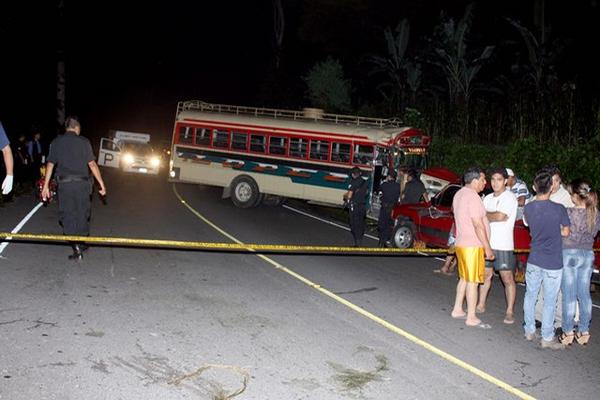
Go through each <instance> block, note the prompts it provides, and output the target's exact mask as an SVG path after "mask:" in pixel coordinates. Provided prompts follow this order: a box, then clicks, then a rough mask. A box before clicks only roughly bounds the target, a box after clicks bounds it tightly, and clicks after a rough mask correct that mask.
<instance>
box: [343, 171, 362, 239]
mask: <svg viewBox="0 0 600 400" xmlns="http://www.w3.org/2000/svg"><path fill="white" fill-rule="evenodd" d="M350 174H351V176H352V178H351V180H350V185H349V186H348V191H347V192H346V193H345V194H344V201H347V202H348V207H349V216H350V231H351V232H352V236H353V237H354V246H355V247H360V246H362V238H363V236H364V234H365V216H366V214H367V206H366V202H367V189H368V187H367V186H368V185H367V181H366V180H365V179H363V178H362V173H361V171H360V168H358V167H354V168H352V169H351V170H350Z"/></svg>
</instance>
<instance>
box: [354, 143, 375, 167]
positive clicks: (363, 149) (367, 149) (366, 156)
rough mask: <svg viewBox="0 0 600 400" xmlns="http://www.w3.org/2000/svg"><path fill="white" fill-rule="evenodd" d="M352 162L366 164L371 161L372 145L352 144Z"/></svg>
mask: <svg viewBox="0 0 600 400" xmlns="http://www.w3.org/2000/svg"><path fill="white" fill-rule="evenodd" d="M353 162H354V164H362V165H367V164H370V163H371V162H373V146H369V145H364V144H355V145H354V159H353Z"/></svg>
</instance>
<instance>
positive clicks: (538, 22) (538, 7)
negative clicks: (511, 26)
mask: <svg viewBox="0 0 600 400" xmlns="http://www.w3.org/2000/svg"><path fill="white" fill-rule="evenodd" d="M533 7H534V9H533V23H534V25H535V27H536V28H537V29H538V31H539V32H540V44H541V45H543V44H545V43H546V0H535V4H534V6H533Z"/></svg>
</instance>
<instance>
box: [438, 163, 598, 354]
mask: <svg viewBox="0 0 600 400" xmlns="http://www.w3.org/2000/svg"><path fill="white" fill-rule="evenodd" d="M489 178H490V182H491V188H492V193H489V194H488V195H486V196H485V197H484V198H483V199H482V198H481V197H480V193H481V192H482V191H483V190H484V188H485V187H486V183H487V182H486V174H485V173H484V171H483V170H481V169H480V168H477V167H473V168H470V169H468V170H467V171H466V172H465V173H464V175H463V180H464V187H463V188H462V189H460V190H459V191H458V192H457V193H456V195H455V196H454V201H453V210H454V220H455V227H454V228H453V232H451V238H450V240H449V244H450V242H451V243H452V244H453V246H454V252H453V253H454V256H453V255H450V256H449V257H448V258H447V260H446V263H445V264H444V266H443V267H442V268H441V270H439V271H438V272H442V273H446V274H449V273H452V272H453V269H454V268H455V265H457V269H458V275H459V283H458V285H457V289H456V297H455V304H454V308H453V310H452V317H453V318H460V319H465V323H466V325H468V326H473V327H478V328H483V329H487V328H490V326H489V325H488V324H485V323H483V322H482V321H481V320H480V319H479V316H478V315H481V314H482V313H484V312H485V311H486V307H485V304H486V299H487V295H488V292H489V288H490V285H491V281H492V278H493V276H494V271H496V272H497V273H498V274H499V276H500V278H501V280H502V283H503V285H504V288H505V298H506V304H507V308H506V311H505V316H504V323H506V324H513V323H514V321H515V319H514V313H515V310H514V305H515V297H516V285H515V279H514V273H515V268H516V260H515V254H514V249H515V248H514V239H513V237H514V236H513V235H514V234H513V230H514V225H515V221H516V220H518V219H523V223H524V224H525V225H527V226H528V227H529V231H530V235H531V249H530V254H529V256H528V259H527V265H526V272H525V281H526V283H527V285H526V293H525V297H524V302H523V303H524V304H523V315H524V324H523V326H524V331H525V338H526V339H527V340H529V341H532V340H534V339H536V338H538V337H539V336H538V333H537V327H538V324H536V322H539V323H540V325H541V331H540V334H541V346H542V347H543V348H551V349H561V348H564V347H565V346H566V345H570V344H572V343H573V342H574V341H576V342H577V343H579V344H582V345H585V344H587V343H588V341H589V339H590V332H589V327H590V321H591V313H592V300H591V295H590V287H591V277H592V272H593V265H594V252H593V244H594V240H595V237H596V235H597V234H598V232H599V231H600V213H599V212H598V195H597V192H596V191H595V190H594V189H593V188H592V185H591V183H590V181H588V180H586V179H575V180H573V181H572V182H570V184H568V185H564V184H563V183H562V180H561V173H560V170H559V169H558V168H557V167H554V166H548V167H545V168H542V169H541V170H540V171H538V172H537V174H536V175H535V178H534V181H533V185H532V188H533V190H534V191H535V196H534V195H533V194H532V193H530V192H529V190H528V188H527V185H526V184H525V182H523V181H522V180H520V179H518V178H517V177H516V176H515V173H514V171H512V170H511V169H509V168H495V169H493V170H491V171H490V172H489ZM453 257H455V258H456V261H457V262H453ZM465 299H466V303H467V310H466V312H465V310H464V309H463V304H464V301H465ZM577 314H578V316H577ZM555 324H558V326H559V327H560V328H561V330H560V331H559V332H561V333H560V334H559V335H558V336H556V332H557V331H555Z"/></svg>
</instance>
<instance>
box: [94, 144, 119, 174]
mask: <svg viewBox="0 0 600 400" xmlns="http://www.w3.org/2000/svg"><path fill="white" fill-rule="evenodd" d="M120 159H121V149H120V147H119V145H118V144H117V142H115V141H114V140H112V139H108V138H102V139H100V150H99V152H98V165H102V166H104V167H111V168H119V162H120Z"/></svg>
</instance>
